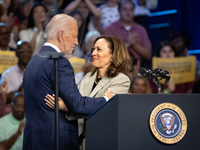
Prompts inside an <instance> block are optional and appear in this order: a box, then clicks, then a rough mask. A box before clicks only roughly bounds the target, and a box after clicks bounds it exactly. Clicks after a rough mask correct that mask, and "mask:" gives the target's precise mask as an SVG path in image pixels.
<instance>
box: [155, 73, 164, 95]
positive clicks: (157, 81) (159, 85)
mask: <svg viewBox="0 0 200 150" xmlns="http://www.w3.org/2000/svg"><path fill="white" fill-rule="evenodd" d="M160 80H162V78H161V79H160ZM160 80H159V79H158V77H156V78H155V81H156V85H157V89H158V94H162V93H161V83H160V82H159V81H160Z"/></svg>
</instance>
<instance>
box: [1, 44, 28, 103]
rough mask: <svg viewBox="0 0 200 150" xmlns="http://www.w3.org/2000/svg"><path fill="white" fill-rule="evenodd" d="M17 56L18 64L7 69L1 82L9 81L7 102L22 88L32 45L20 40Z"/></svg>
mask: <svg viewBox="0 0 200 150" xmlns="http://www.w3.org/2000/svg"><path fill="white" fill-rule="evenodd" d="M15 52H16V56H17V57H18V63H17V65H14V66H12V67H10V68H8V69H7V70H5V71H4V72H3V73H2V75H1V79H0V84H2V83H3V82H4V81H6V82H7V85H8V91H7V103H10V101H11V98H12V96H13V94H14V93H15V92H17V91H19V90H21V88H20V86H21V84H22V79H23V75H24V70H25V68H26V65H27V64H28V62H29V61H30V60H31V55H32V49H31V45H30V44H29V43H28V42H25V41H19V42H18V43H17V49H16V51H15Z"/></svg>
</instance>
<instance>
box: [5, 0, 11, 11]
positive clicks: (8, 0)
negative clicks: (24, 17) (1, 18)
mask: <svg viewBox="0 0 200 150" xmlns="http://www.w3.org/2000/svg"><path fill="white" fill-rule="evenodd" d="M10 1H11V0H3V3H4V8H5V9H8V7H9V6H10Z"/></svg>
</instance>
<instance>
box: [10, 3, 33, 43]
mask: <svg viewBox="0 0 200 150" xmlns="http://www.w3.org/2000/svg"><path fill="white" fill-rule="evenodd" d="M32 6H33V0H26V1H22V2H20V3H19V5H18V7H17V9H16V11H15V13H14V22H16V23H15V25H14V26H13V30H12V32H13V34H14V36H15V41H18V40H19V32H20V31H21V30H25V29H27V26H28V18H29V14H30V10H31V8H32Z"/></svg>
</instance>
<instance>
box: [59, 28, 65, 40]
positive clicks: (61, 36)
mask: <svg viewBox="0 0 200 150" xmlns="http://www.w3.org/2000/svg"><path fill="white" fill-rule="evenodd" d="M63 40H64V32H63V30H59V31H58V41H59V42H63Z"/></svg>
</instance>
